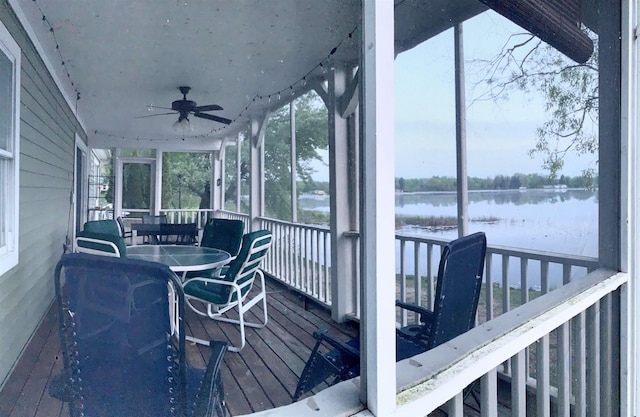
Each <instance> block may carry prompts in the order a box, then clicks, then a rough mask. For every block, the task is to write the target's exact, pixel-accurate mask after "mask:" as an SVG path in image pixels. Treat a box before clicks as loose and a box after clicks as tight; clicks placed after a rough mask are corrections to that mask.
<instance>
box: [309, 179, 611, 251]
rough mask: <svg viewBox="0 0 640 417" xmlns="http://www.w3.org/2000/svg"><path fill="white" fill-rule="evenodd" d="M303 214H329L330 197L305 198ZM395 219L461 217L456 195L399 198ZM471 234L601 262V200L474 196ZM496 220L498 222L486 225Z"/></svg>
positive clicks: (513, 193) (562, 195)
mask: <svg viewBox="0 0 640 417" xmlns="http://www.w3.org/2000/svg"><path fill="white" fill-rule="evenodd" d="M299 205H300V208H302V209H304V210H318V211H324V212H328V211H329V197H328V196H327V195H324V196H303V197H301V198H300V203H299ZM395 206H396V214H397V215H401V216H402V215H404V216H424V217H428V216H454V217H455V216H456V215H457V208H456V194H455V193H453V192H446V193H444V192H430V193H404V194H401V193H398V194H396V204H395ZM469 218H470V220H471V221H470V223H469V232H471V233H473V232H476V231H484V232H485V233H486V234H487V240H488V241H489V243H490V244H492V245H502V246H513V247H517V248H524V249H537V250H544V251H549V252H558V253H563V254H572V255H583V256H594V257H595V256H597V254H598V199H597V192H596V191H588V190H572V189H570V190H557V191H556V190H524V191H518V190H509V191H471V192H470V193H469ZM487 218H495V219H497V221H495V222H491V223H489V222H484V221H481V220H483V219H487ZM399 232H402V233H408V234H418V235H421V236H436V237H443V238H446V239H454V238H456V237H457V233H458V232H457V230H455V229H453V230H447V231H433V230H428V229H425V228H420V227H404V228H402V229H400V230H399Z"/></svg>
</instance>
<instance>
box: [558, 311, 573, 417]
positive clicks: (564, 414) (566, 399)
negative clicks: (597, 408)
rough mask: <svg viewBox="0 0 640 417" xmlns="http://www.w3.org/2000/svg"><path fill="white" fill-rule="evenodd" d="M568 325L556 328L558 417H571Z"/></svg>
mask: <svg viewBox="0 0 640 417" xmlns="http://www.w3.org/2000/svg"><path fill="white" fill-rule="evenodd" d="M570 328H571V327H570V324H569V323H564V324H563V325H562V326H560V327H559V328H558V331H557V337H558V344H557V349H556V351H557V361H558V364H557V367H558V377H557V383H556V384H557V387H558V400H557V403H558V414H557V415H558V417H570V415H571V385H572V384H571V345H570V344H569V333H570V332H569V331H570Z"/></svg>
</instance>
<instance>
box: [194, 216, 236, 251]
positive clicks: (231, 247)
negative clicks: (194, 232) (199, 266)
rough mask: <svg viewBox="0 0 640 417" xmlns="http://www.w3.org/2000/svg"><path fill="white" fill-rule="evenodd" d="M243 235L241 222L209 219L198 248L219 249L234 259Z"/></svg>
mask: <svg viewBox="0 0 640 417" xmlns="http://www.w3.org/2000/svg"><path fill="white" fill-rule="evenodd" d="M243 235H244V222H243V221H242V220H231V219H210V220H209V221H208V222H207V224H205V226H204V231H203V233H202V239H200V246H204V247H207V248H215V249H221V250H223V251H225V252H227V253H229V255H231V257H232V258H235V257H236V256H237V255H238V251H239V250H240V245H241V244H242V236H243Z"/></svg>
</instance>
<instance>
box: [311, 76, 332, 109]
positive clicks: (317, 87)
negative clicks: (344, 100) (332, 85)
mask: <svg viewBox="0 0 640 417" xmlns="http://www.w3.org/2000/svg"><path fill="white" fill-rule="evenodd" d="M311 89H313V90H314V91H315V92H316V93H317V94H318V95H319V96H320V98H321V99H322V102H323V103H324V106H325V107H326V108H329V106H330V105H331V103H330V101H331V98H330V97H329V85H328V84H327V83H326V81H325V80H320V79H316V80H314V82H313V83H312V84H311Z"/></svg>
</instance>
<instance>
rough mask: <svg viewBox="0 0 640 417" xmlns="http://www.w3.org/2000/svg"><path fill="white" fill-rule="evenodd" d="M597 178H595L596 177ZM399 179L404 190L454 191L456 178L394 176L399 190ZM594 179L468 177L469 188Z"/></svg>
mask: <svg viewBox="0 0 640 417" xmlns="http://www.w3.org/2000/svg"><path fill="white" fill-rule="evenodd" d="M596 179H597V178H596ZM400 180H403V183H404V189H403V191H404V192H408V193H411V192H434V191H455V190H456V179H455V178H454V177H431V178H417V179H410V178H396V189H397V190H401V189H400V188H399V187H398V185H399V183H400ZM593 180H594V179H592V178H585V177H584V176H578V177H568V176H565V175H563V176H561V177H560V178H559V179H552V178H549V177H548V176H543V175H539V174H514V175H496V176H495V177H493V178H478V177H469V178H468V186H469V190H472V191H477V190H517V189H518V188H520V187H525V188H544V187H545V186H553V185H566V186H567V187H568V188H593V187H594V186H595V185H596V184H595V183H594V182H592V181H593Z"/></svg>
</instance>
